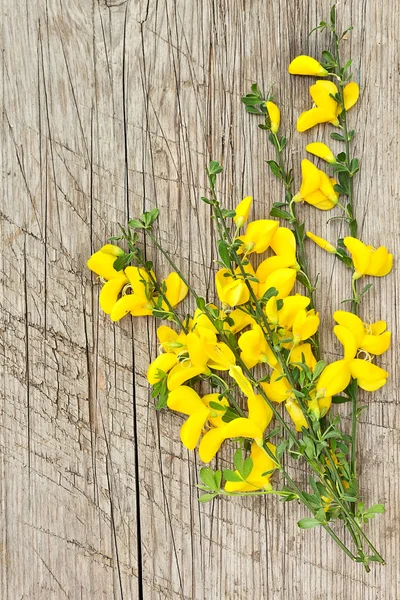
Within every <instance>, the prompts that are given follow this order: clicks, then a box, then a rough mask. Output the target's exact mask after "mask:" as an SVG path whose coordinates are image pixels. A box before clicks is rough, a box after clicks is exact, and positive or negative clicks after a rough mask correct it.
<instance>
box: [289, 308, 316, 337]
mask: <svg viewBox="0 0 400 600" xmlns="http://www.w3.org/2000/svg"><path fill="white" fill-rule="evenodd" d="M318 327H319V316H318V314H315V312H314V311H309V312H308V313H307V312H306V311H305V310H304V309H303V310H300V311H299V312H298V313H297V315H296V317H295V319H294V321H293V327H292V331H293V338H294V339H295V340H296V341H297V342H299V341H304V340H308V339H309V338H310V337H311V336H313V335H314V334H315V333H316V332H317V330H318Z"/></svg>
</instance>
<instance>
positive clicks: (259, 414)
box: [247, 394, 273, 434]
mask: <svg viewBox="0 0 400 600" xmlns="http://www.w3.org/2000/svg"><path fill="white" fill-rule="evenodd" d="M247 406H248V409H249V419H250V421H252V422H253V423H254V424H255V425H256V427H258V428H259V429H260V431H261V432H262V434H264V431H265V430H266V428H267V427H268V425H269V424H270V422H271V419H272V416H273V412H272V409H271V408H270V407H269V406H268V404H267V403H266V402H265V400H264V398H263V397H262V396H261V394H257V395H253V396H249V398H248V400H247Z"/></svg>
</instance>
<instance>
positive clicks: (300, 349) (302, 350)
mask: <svg viewBox="0 0 400 600" xmlns="http://www.w3.org/2000/svg"><path fill="white" fill-rule="evenodd" d="M290 362H291V363H296V362H297V363H300V362H302V363H305V364H306V365H307V367H309V369H311V371H314V368H315V365H316V364H317V359H316V358H315V356H314V354H313V351H312V348H311V344H299V345H298V346H296V347H295V348H293V350H292V351H291V353H290ZM299 368H301V367H299Z"/></svg>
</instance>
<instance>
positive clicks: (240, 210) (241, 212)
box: [233, 196, 253, 229]
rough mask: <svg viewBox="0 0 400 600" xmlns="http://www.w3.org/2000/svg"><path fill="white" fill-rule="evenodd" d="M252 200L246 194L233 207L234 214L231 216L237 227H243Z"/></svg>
mask: <svg viewBox="0 0 400 600" xmlns="http://www.w3.org/2000/svg"><path fill="white" fill-rule="evenodd" d="M252 202H253V197H252V196H246V197H245V198H243V200H242V201H241V202H239V204H238V205H237V207H236V208H235V213H236V215H235V216H234V217H233V221H234V223H235V225H236V227H237V228H238V229H240V228H241V227H243V225H244V224H245V223H246V221H247V219H248V218H249V212H250V208H251V203H252Z"/></svg>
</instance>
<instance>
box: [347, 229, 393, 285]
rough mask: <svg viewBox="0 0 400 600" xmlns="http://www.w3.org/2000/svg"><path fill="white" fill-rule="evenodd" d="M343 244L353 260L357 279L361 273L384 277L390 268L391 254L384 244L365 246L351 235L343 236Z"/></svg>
mask: <svg viewBox="0 0 400 600" xmlns="http://www.w3.org/2000/svg"><path fill="white" fill-rule="evenodd" d="M344 245H345V246H346V248H347V249H348V251H349V252H350V254H351V258H352V260H353V264H354V270H355V273H354V275H353V277H354V279H359V278H360V277H362V276H363V275H374V276H375V277H384V276H385V275H387V274H388V273H390V271H391V270H392V265H393V254H389V252H388V250H387V248H385V246H380V247H379V248H377V249H375V248H373V246H366V245H365V244H363V242H361V241H360V240H357V239H356V238H353V237H345V238H344Z"/></svg>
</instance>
